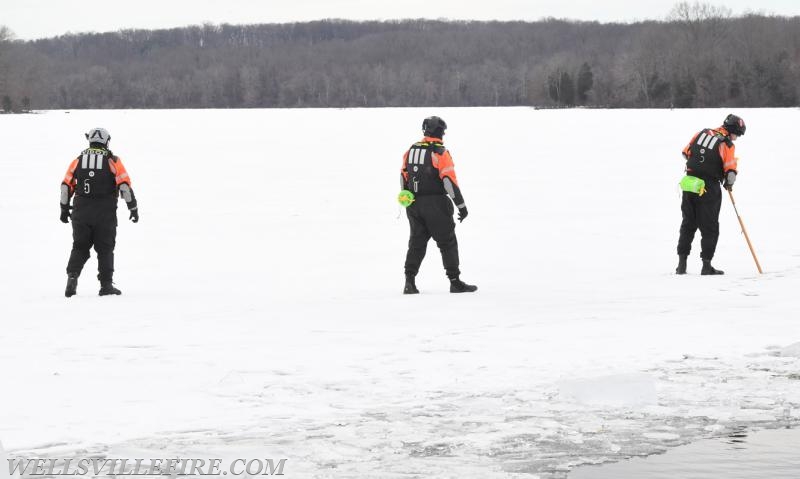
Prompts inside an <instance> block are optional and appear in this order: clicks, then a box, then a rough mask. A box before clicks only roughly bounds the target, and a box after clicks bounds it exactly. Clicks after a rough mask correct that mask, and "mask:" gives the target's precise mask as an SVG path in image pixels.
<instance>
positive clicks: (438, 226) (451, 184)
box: [400, 116, 478, 294]
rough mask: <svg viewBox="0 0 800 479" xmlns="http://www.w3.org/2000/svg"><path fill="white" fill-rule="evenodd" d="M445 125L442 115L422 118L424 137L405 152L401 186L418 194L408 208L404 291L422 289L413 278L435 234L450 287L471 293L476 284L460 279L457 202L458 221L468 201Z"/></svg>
mask: <svg viewBox="0 0 800 479" xmlns="http://www.w3.org/2000/svg"><path fill="white" fill-rule="evenodd" d="M446 128H447V124H446V123H445V122H444V120H442V119H441V118H439V117H438V116H432V117H429V118H426V119H425V120H424V121H423V122H422V132H423V134H424V136H425V137H424V138H423V139H422V141H418V142H417V143H414V144H413V145H411V148H409V150H408V151H406V153H405V154H404V155H403V167H402V168H401V170H400V171H401V176H400V182H401V189H405V190H409V191H411V192H412V193H414V202H413V203H411V205H410V206H408V208H406V215H407V216H408V224H409V226H410V228H411V234H410V237H409V239H408V252H407V254H406V263H405V274H406V284H405V288H404V289H403V293H404V294H417V293H419V290H418V289H417V286H416V283H415V278H416V276H417V273H418V272H419V267H420V265H421V264H422V259H423V258H424V257H425V251H426V249H427V247H428V240H430V239H431V237H432V238H433V239H434V240H435V241H436V245H437V246H438V247H439V250H440V251H441V253H442V263H443V264H444V269H445V271H446V273H447V277H448V278H449V279H450V292H451V293H471V292H474V291H476V290H477V289H478V287H477V286H474V285H470V284H466V283H465V282H463V281H461V279H460V278H459V276H460V274H461V272H460V271H459V269H458V266H459V261H458V241H457V240H456V229H455V228H456V224H455V221H453V213H454V208H453V203H455V205H456V208H458V221H464V218H466V217H467V206H466V204H465V203H464V197H463V196H462V195H461V189H460V188H459V187H458V180H456V172H455V167H454V166H453V158H452V157H451V156H450V152H449V151H447V148H445V147H444V145H443V144H442V137H443V136H444V131H445V129H446ZM448 197H449V198H448ZM450 200H452V202H451V201H450Z"/></svg>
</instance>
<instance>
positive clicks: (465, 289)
mask: <svg viewBox="0 0 800 479" xmlns="http://www.w3.org/2000/svg"><path fill="white" fill-rule="evenodd" d="M477 290H478V287H477V286H475V285H472V284H467V283H465V282H463V281H461V280H460V279H458V278H453V279H451V280H450V292H451V293H474V292H475V291H477Z"/></svg>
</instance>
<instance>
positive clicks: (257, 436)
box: [0, 108, 800, 479]
mask: <svg viewBox="0 0 800 479" xmlns="http://www.w3.org/2000/svg"><path fill="white" fill-rule="evenodd" d="M727 113H729V111H727V110H674V111H668V110H659V111H655V110H614V111H603V110H559V111H542V110H534V109H528V108H505V109H503V108H473V109H376V110H225V111H215V110H203V111H73V112H45V113H42V114H36V115H0V164H2V173H0V174H1V175H2V180H3V181H2V183H3V187H2V188H0V224H2V233H3V234H2V235H0V264H2V272H3V274H2V275H0V306H1V307H2V317H3V319H2V323H3V327H2V328H0V374H2V377H3V378H4V385H5V386H4V387H3V390H2V393H1V395H0V441H2V443H3V445H4V446H5V448H6V449H7V450H9V451H10V452H11V453H12V454H25V455H35V456H47V455H59V454H60V455H65V454H86V453H93V454H94V453H96V454H104V455H106V456H108V457H138V456H140V455H142V456H143V457H152V456H155V455H157V457H164V456H169V455H173V456H178V455H179V456H182V457H187V456H191V457H206V456H210V457H240V456H244V457H261V458H264V457H285V458H288V459H289V462H288V463H287V467H286V471H285V472H286V473H287V475H289V477H303V478H306V477H320V478H322V477H337V478H339V477H353V478H368V477H383V478H392V477H408V476H409V475H420V476H426V477H475V476H476V475H478V474H479V475H480V476H481V477H486V478H492V477H526V478H527V477H537V476H538V477H539V478H542V479H549V478H556V477H563V475H564V474H566V473H567V472H569V471H570V470H571V469H572V468H573V467H575V466H578V465H581V464H597V463H602V462H607V461H608V460H616V459H620V458H625V457H629V456H636V455H645V454H651V453H656V452H663V451H666V450H668V449H669V448H671V447H673V446H679V445H684V444H687V443H691V442H695V441H697V440H701V439H705V438H710V437H719V436H724V435H726V434H728V433H731V432H736V431H740V430H741V428H742V427H745V428H749V427H759V428H763V427H767V428H769V427H778V426H782V425H797V424H798V417H800V412H798V406H800V381H799V380H798V375H797V374H798V369H800V346H798V343H800V321H798V320H797V316H798V298H797V292H798V291H800V247H798V243H797V238H798V232H799V231H800V227H799V226H798V222H797V218H799V217H800V199H799V198H800V197H798V195H797V192H796V187H795V183H796V182H795V181H794V179H795V178H800V162H798V161H796V158H795V157H796V152H795V151H794V150H793V147H792V145H791V142H788V141H785V140H779V139H778V138H777V137H776V136H775V134H776V132H779V131H783V130H785V126H786V125H794V124H798V123H800V118H798V117H800V111H798V110H797V109H785V110H780V109H758V110H739V111H736V112H735V113H737V114H739V115H740V116H742V117H743V118H744V119H745V121H747V124H748V130H747V135H746V136H744V137H743V138H742V139H740V140H739V141H738V142H737V154H738V156H739V158H740V162H739V164H740V175H739V179H738V181H737V184H736V189H735V191H734V193H735V195H736V201H737V206H738V207H739V212H740V213H741V214H742V217H743V219H744V221H745V223H746V225H747V228H748V232H749V233H750V237H751V239H752V240H753V243H754V246H755V248H756V251H757V252H758V254H759V259H760V261H761V264H762V266H763V267H764V270H765V274H763V275H758V274H757V272H756V269H755V265H754V263H753V260H752V258H751V257H750V253H749V252H748V250H747V247H746V245H745V242H744V239H743V238H742V236H741V234H740V231H739V225H738V222H737V220H736V217H735V215H734V213H733V209H732V208H731V206H730V204H729V202H727V199H725V203H723V206H722V213H721V237H720V242H719V247H718V250H717V257H716V258H715V261H714V263H715V265H716V266H717V267H718V268H720V269H723V270H725V271H726V273H727V274H726V275H725V276H722V277H713V278H712V277H701V276H699V270H700V260H699V258H698V256H697V254H698V253H699V251H698V249H699V237H698V238H697V240H696V241H695V250H694V251H693V256H692V257H691V258H690V262H689V274H688V275H687V276H685V277H678V276H676V275H674V274H673V272H674V268H675V264H676V260H677V258H676V254H675V247H676V242H677V234H678V226H679V223H680V211H679V204H680V198H679V192H678V187H677V183H678V181H679V180H680V178H681V176H682V171H683V162H682V159H681V156H680V151H681V149H682V148H683V146H684V145H685V143H686V142H687V141H688V140H689V139H690V138H691V136H692V135H693V134H694V133H695V132H696V131H698V130H699V129H700V128H702V127H712V126H717V125H719V124H720V123H721V122H722V119H723V118H724V117H725V115H726V114H727ZM432 114H437V115H440V116H442V117H443V118H444V119H445V120H446V121H447V123H448V125H449V127H450V128H449V130H448V134H447V135H446V136H445V143H446V145H447V146H448V147H449V148H450V150H451V152H452V154H453V157H454V160H455V165H456V170H457V172H458V175H459V182H460V184H461V188H462V190H463V192H464V196H465V198H466V202H467V205H468V207H469V212H470V214H469V218H467V220H466V221H464V223H463V224H460V225H458V228H457V234H458V239H459V245H460V253H461V259H462V271H463V279H464V280H466V281H468V282H473V283H475V284H477V285H478V286H479V287H480V290H479V291H478V292H477V293H476V294H473V295H451V294H449V293H448V292H447V291H448V289H447V287H448V284H447V281H446V278H445V276H444V272H443V270H442V266H441V261H440V258H439V256H438V252H437V250H436V248H435V245H434V244H430V245H429V249H428V257H427V258H426V260H425V262H424V263H423V266H422V271H421V273H420V276H419V278H418V282H417V283H418V286H419V287H420V290H421V291H422V294H420V295H418V296H416V297H408V296H403V295H402V294H400V293H401V291H402V286H403V260H404V258H405V248H406V243H407V234H408V225H407V222H406V220H405V218H403V217H398V216H399V214H400V213H401V212H400V210H399V207H398V206H397V203H396V201H395V197H396V195H397V191H398V173H399V168H400V163H401V157H402V154H403V152H404V151H405V149H406V148H408V146H409V145H410V144H411V143H412V142H414V141H416V140H418V139H419V138H420V131H419V129H420V124H421V121H422V119H423V118H424V117H425V116H429V115H432ZM95 126H102V127H105V128H107V129H108V130H109V131H110V132H111V135H112V140H111V147H112V149H113V150H114V152H115V153H116V154H118V155H119V156H120V157H122V158H123V160H124V161H125V165H126V166H127V168H128V171H129V172H130V174H131V177H132V178H133V187H134V190H135V191H136V195H137V197H138V199H139V205H140V211H141V221H140V223H139V224H135V225H134V224H131V223H130V222H128V221H127V215H125V214H124V207H121V208H123V210H120V227H119V231H118V236H117V250H116V260H117V262H116V269H117V273H116V276H115V281H116V283H117V285H118V286H119V287H120V289H122V291H123V295H122V296H121V297H115V298H99V297H98V296H97V289H98V284H97V282H96V280H95V279H94V274H95V268H96V262H95V259H94V257H93V258H92V259H90V261H89V263H88V264H87V267H86V270H85V271H84V274H83V276H82V277H81V280H80V284H79V289H78V295H77V296H75V297H73V298H71V299H69V300H67V299H65V298H64V297H63V290H64V283H65V272H64V269H65V266H66V261H67V257H68V254H69V249H70V241H71V231H70V227H69V226H67V225H63V224H61V223H60V222H59V221H58V214H59V210H58V207H57V202H58V185H59V183H60V181H61V178H62V177H63V175H64V171H65V170H66V168H67V166H68V164H69V161H70V160H71V159H72V158H73V157H74V156H75V155H77V154H78V152H79V151H80V150H81V149H82V148H84V147H85V140H84V138H83V133H84V132H86V131H88V129H90V128H92V127H95Z"/></svg>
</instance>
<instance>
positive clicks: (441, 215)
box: [428, 196, 461, 279]
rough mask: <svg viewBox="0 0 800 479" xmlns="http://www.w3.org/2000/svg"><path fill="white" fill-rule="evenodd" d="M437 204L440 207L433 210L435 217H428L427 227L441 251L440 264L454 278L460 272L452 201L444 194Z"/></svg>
mask: <svg viewBox="0 0 800 479" xmlns="http://www.w3.org/2000/svg"><path fill="white" fill-rule="evenodd" d="M437 206H440V207H441V208H440V209H437V210H435V217H432V218H431V219H430V221H429V226H428V228H429V229H430V232H431V236H433V239H434V240H435V241H436V246H438V247H439V251H440V252H441V253H442V265H443V266H444V269H445V272H446V273H447V277H448V278H450V279H456V278H458V276H459V275H460V274H461V272H460V271H459V269H458V264H459V261H458V240H457V239H456V223H455V221H453V203H452V202H451V201H450V199H449V198H447V197H446V196H442V197H441V201H439V204H438V205H437Z"/></svg>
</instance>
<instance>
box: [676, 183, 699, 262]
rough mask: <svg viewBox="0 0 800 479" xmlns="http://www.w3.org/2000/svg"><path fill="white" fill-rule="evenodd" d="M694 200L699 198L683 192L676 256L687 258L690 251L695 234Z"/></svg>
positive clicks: (693, 194)
mask: <svg viewBox="0 0 800 479" xmlns="http://www.w3.org/2000/svg"><path fill="white" fill-rule="evenodd" d="M695 198H699V197H698V196H697V194H695V193H690V192H688V191H684V192H683V200H682V201H681V213H683V220H682V221H681V230H680V236H679V237H678V256H689V253H690V252H691V251H692V241H694V235H695V233H696V232H697V216H696V214H695V202H694V201H693V200H694V199H695Z"/></svg>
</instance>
